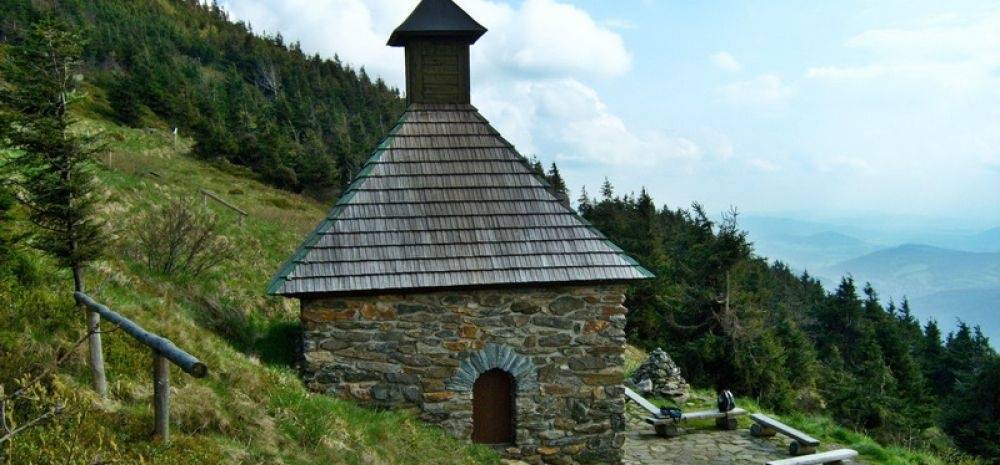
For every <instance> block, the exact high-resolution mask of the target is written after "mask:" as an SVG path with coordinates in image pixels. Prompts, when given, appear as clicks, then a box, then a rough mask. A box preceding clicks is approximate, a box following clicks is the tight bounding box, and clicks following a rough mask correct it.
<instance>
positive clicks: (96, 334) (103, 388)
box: [87, 308, 108, 397]
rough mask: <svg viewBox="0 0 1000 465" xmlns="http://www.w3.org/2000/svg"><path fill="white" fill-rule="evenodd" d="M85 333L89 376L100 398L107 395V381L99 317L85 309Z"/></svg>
mask: <svg viewBox="0 0 1000 465" xmlns="http://www.w3.org/2000/svg"><path fill="white" fill-rule="evenodd" d="M87 331H88V332H89V333H90V335H89V336H88V340H89V344H88V345H89V346H90V374H91V376H92V377H93V378H94V390H95V391H97V394H98V395H99V396H101V397H107V395H108V379H107V378H106V377H105V375H104V349H103V347H102V345H101V315H100V314H99V313H97V312H95V311H93V310H91V309H89V308H88V309H87Z"/></svg>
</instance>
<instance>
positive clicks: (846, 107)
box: [222, 0, 1000, 228]
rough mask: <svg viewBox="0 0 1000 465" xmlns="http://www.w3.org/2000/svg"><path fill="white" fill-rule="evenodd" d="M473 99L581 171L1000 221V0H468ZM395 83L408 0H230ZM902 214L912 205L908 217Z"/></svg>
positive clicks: (522, 137) (258, 25)
mask: <svg viewBox="0 0 1000 465" xmlns="http://www.w3.org/2000/svg"><path fill="white" fill-rule="evenodd" d="M457 3H459V4H460V5H461V6H462V7H463V8H465V9H466V10H467V11H469V12H470V13H471V14H473V16H475V17H476V18H477V19H478V20H479V21H480V22H482V23H483V24H484V25H485V26H487V27H488V28H489V29H490V32H489V33H488V34H487V35H486V36H485V37H484V38H483V39H482V40H481V41H480V42H479V43H478V44H477V45H476V46H475V47H474V49H473V80H474V82H473V88H474V92H473V100H474V103H475V104H476V105H477V106H478V107H479V108H480V109H481V110H482V112H483V113H484V114H485V115H486V116H487V117H488V118H489V119H490V120H491V121H492V122H493V123H494V124H495V125H496V126H497V127H498V128H500V130H501V132H503V133H504V134H505V135H506V136H507V138H508V139H510V140H511V141H512V142H514V143H515V144H516V145H517V146H518V148H519V149H520V150H521V151H522V153H525V154H535V155H537V156H538V157H539V158H540V159H541V160H543V161H545V162H550V161H556V162H558V164H559V166H560V168H561V169H562V171H563V173H564V174H565V176H566V177H567V180H568V182H569V184H570V186H571V187H572V188H573V189H574V196H575V195H576V194H577V192H578V191H579V189H580V187H581V186H583V185H586V186H587V187H588V189H589V190H590V192H595V191H596V190H597V187H598V185H599V184H600V182H601V180H602V179H603V178H604V177H605V176H607V177H608V178H610V179H611V181H612V182H613V183H614V184H615V186H616V187H618V189H619V190H620V191H636V190H638V189H640V188H641V187H643V186H645V187H646V188H647V189H648V190H649V191H650V192H651V193H652V195H653V196H654V198H655V199H656V200H657V201H658V202H660V203H666V204H668V205H670V206H673V207H677V206H686V205H688V204H690V203H691V202H693V201H700V202H702V203H704V204H705V205H706V206H707V207H708V208H709V210H710V211H714V212H721V211H723V210H726V209H728V207H729V206H731V205H732V206H736V207H738V208H739V209H740V210H741V211H743V212H746V213H758V214H773V215H780V216H787V217H797V218H811V219H829V218H856V219H858V221H863V218H870V217H872V216H881V217H887V218H905V219H906V221H911V222H912V223H913V224H915V225H917V227H919V225H921V224H926V225H930V224H937V225H940V224H951V225H955V226H956V227H961V228H986V227H993V226H997V225H1000V5H997V3H996V2H995V1H993V2H989V1H949V2H940V1H905V2H904V1H897V0H878V1H862V0H856V1H837V2H828V1H823V2H820V1H777V0H771V1H743V2H729V1H661V0H632V1H629V0H622V1H613V2H612V1H607V0H523V1H503V0H458V1H457ZM222 4H223V5H224V6H225V7H226V8H227V9H228V10H229V11H230V12H231V14H232V15H233V16H234V17H235V18H236V19H241V20H244V21H247V22H249V23H250V24H251V25H252V26H253V27H254V28H255V30H263V31H267V32H270V33H274V32H278V31H280V32H281V33H282V35H283V36H284V37H285V38H286V39H287V40H290V41H291V40H298V41H300V42H301V43H302V46H303V48H304V49H305V50H306V51H309V52H317V53H320V54H321V55H324V56H332V55H333V54H334V53H337V54H338V55H339V56H340V57H341V58H342V59H344V60H345V61H347V62H348V63H351V64H353V65H355V66H365V67H366V69H367V70H368V71H369V72H370V73H372V74H375V75H378V76H381V77H383V78H385V79H386V80H387V81H388V82H390V83H392V84H396V85H401V84H402V72H403V60H402V55H401V53H400V52H399V50H395V49H390V48H387V47H385V46H384V43H385V40H386V38H387V37H388V34H389V32H390V31H391V30H392V29H393V28H394V27H395V26H396V25H397V24H398V23H399V22H400V21H402V19H403V18H404V17H405V16H406V15H407V14H408V13H409V11H410V10H411V9H412V8H413V6H414V5H415V4H416V1H415V0H284V1H279V0H226V1H223V2H222ZM901 221H902V220H901Z"/></svg>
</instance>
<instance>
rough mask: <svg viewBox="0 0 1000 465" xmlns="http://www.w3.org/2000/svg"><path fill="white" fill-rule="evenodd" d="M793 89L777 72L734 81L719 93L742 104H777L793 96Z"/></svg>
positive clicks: (731, 100)
mask: <svg viewBox="0 0 1000 465" xmlns="http://www.w3.org/2000/svg"><path fill="white" fill-rule="evenodd" d="M792 93H793V92H792V89H791V88H790V87H788V86H787V85H786V84H785V83H784V81H782V79H781V77H780V76H778V75H775V74H762V75H760V76H757V77H756V78H753V79H751V80H748V81H740V82H734V83H732V84H727V85H725V86H722V87H721V88H720V89H719V95H720V96H722V98H723V99H725V100H726V101H728V102H730V103H735V104H741V105H765V106H766V105H776V104H781V103H784V102H786V101H787V100H788V99H789V98H791V96H792Z"/></svg>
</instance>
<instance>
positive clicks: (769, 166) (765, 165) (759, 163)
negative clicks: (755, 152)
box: [747, 158, 781, 173]
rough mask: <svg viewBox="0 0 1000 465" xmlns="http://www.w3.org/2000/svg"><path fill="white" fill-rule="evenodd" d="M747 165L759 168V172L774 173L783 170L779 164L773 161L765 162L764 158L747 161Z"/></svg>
mask: <svg viewBox="0 0 1000 465" xmlns="http://www.w3.org/2000/svg"><path fill="white" fill-rule="evenodd" d="M747 163H749V164H750V166H752V167H754V168H757V169H758V170H761V171H765V172H768V173H773V172H775V171H778V170H779V169H781V166H779V165H778V164H777V163H774V162H773V161H770V160H765V159H763V158H751V159H750V160H747Z"/></svg>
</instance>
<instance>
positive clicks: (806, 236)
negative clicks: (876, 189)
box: [742, 216, 1000, 341]
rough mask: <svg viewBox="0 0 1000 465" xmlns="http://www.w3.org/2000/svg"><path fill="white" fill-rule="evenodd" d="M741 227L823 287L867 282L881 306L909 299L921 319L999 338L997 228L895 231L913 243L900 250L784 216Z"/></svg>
mask: <svg viewBox="0 0 1000 465" xmlns="http://www.w3.org/2000/svg"><path fill="white" fill-rule="evenodd" d="M742 227H743V228H744V229H746V230H747V231H749V232H750V238H751V240H752V241H753V242H754V245H755V248H756V250H757V252H758V253H759V254H760V255H762V256H765V257H768V258H770V259H772V260H776V261H782V262H785V263H786V264H788V265H789V266H790V267H792V268H793V269H797V270H799V271H808V272H809V273H810V274H812V275H814V276H816V277H818V278H819V279H820V280H821V281H822V282H823V284H824V285H825V286H826V287H827V288H828V289H832V288H834V287H835V286H836V285H837V283H838V282H839V281H840V279H841V278H842V277H843V276H845V275H851V276H853V277H854V278H855V279H856V280H857V281H859V282H871V283H872V285H873V286H874V287H875V289H876V290H878V292H879V295H880V296H881V298H882V300H883V301H885V302H888V301H889V300H890V299H891V300H894V301H896V302H897V303H898V302H900V301H901V300H902V299H903V298H904V297H906V298H908V299H909V300H910V304H911V308H912V309H913V311H914V313H915V314H916V315H917V316H918V317H919V318H920V319H921V320H922V321H926V320H928V319H931V318H933V319H936V320H938V321H939V322H940V323H941V324H942V326H943V327H944V328H946V329H950V328H952V327H953V326H954V325H955V323H956V321H957V320H963V321H966V322H968V323H970V324H973V325H980V326H982V328H983V330H984V332H985V333H986V334H987V335H988V336H990V337H991V339H992V340H993V341H1000V318H998V316H997V312H998V311H1000V227H996V228H990V229H986V230H983V231H981V232H976V233H967V232H963V231H952V232H948V231H944V232H942V231H937V230H934V231H931V232H922V231H914V232H911V233H908V234H897V236H898V237H899V238H900V239H901V240H902V239H905V238H915V239H917V240H918V241H912V242H908V241H902V242H900V243H899V244H901V245H890V244H886V243H883V242H880V238H884V237H885V236H886V233H876V232H872V231H866V230H865V229H864V228H861V227H842V226H838V225H834V224H827V223H822V222H814V221H803V220H796V219H788V218H774V217H762V216H749V217H747V218H744V219H743V221H742ZM929 229H931V228H929Z"/></svg>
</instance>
